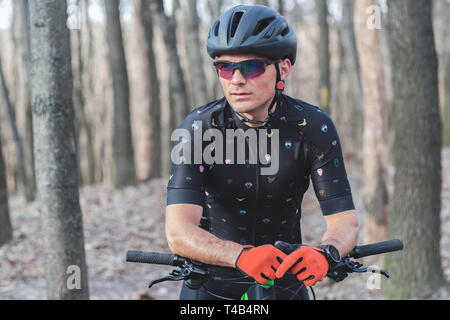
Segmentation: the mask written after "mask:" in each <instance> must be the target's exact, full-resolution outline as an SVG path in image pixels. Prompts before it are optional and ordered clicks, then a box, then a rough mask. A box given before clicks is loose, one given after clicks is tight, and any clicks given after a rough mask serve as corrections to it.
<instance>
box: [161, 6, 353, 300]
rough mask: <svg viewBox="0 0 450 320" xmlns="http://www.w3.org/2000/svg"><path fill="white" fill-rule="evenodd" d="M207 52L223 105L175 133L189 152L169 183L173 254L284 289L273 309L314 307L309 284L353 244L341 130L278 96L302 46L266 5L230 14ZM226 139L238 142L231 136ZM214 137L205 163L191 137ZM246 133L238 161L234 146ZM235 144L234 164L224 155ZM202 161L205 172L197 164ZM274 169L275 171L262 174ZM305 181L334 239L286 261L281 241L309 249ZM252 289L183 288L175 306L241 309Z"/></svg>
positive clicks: (205, 148) (206, 142)
mask: <svg viewBox="0 0 450 320" xmlns="http://www.w3.org/2000/svg"><path fill="white" fill-rule="evenodd" d="M207 50H208V53H209V55H210V56H211V57H212V58H213V59H215V61H214V65H215V67H216V70H217V73H218V76H219V78H220V83H221V85H222V88H223V92H224V95H225V97H224V98H222V99H220V100H217V101H214V102H212V103H209V104H207V105H205V106H202V107H200V108H198V109H196V110H194V111H193V112H191V113H190V114H189V115H188V116H187V117H186V119H185V120H184V121H183V123H182V124H181V125H180V129H184V130H186V131H187V132H189V134H190V136H191V137H192V140H191V139H186V138H183V139H180V140H179V141H178V140H177V141H176V145H178V143H184V144H186V143H188V144H189V148H188V149H183V153H180V154H177V153H175V154H176V156H177V157H178V156H179V157H180V158H181V159H182V160H181V161H174V164H173V166H172V171H171V177H170V180H169V182H168V190H167V208H166V236H167V240H168V243H169V246H170V248H171V250H172V251H173V252H174V253H176V254H179V255H181V256H184V257H189V258H191V259H194V260H198V261H201V262H204V263H207V264H211V265H215V266H218V267H217V268H216V269H217V270H216V271H218V272H219V271H220V272H223V274H227V275H229V276H230V277H233V276H234V277H237V276H242V274H243V275H246V276H249V277H251V278H253V279H254V280H255V281H257V282H258V283H260V284H265V283H266V282H267V281H268V280H275V284H276V285H277V287H280V288H285V289H286V290H281V291H279V293H278V294H277V298H278V299H289V298H290V297H291V296H292V292H297V293H300V294H299V296H300V298H301V299H308V293H307V290H306V286H312V285H314V284H315V283H317V282H318V281H320V280H322V279H323V278H324V277H325V275H326V274H327V271H328V269H329V267H330V266H332V265H333V264H334V263H336V262H337V261H339V259H340V256H344V255H346V254H347V253H349V252H350V251H351V249H353V247H354V246H355V245H356V242H357V239H358V219H357V217H356V213H355V211H354V205H353V200H352V195H351V190H350V185H349V182H348V180H347V175H346V171H345V166H344V161H343V156H342V150H341V145H340V140H339V137H338V134H337V132H336V129H335V126H334V124H333V122H332V120H331V119H330V117H329V116H327V115H326V114H325V113H324V112H322V111H321V110H320V109H319V108H317V107H315V106H312V105H310V104H307V103H306V102H303V101H301V100H298V99H294V98H291V97H288V96H286V95H284V94H282V91H283V89H284V83H285V80H286V79H287V78H288V76H289V74H290V72H291V68H292V65H293V64H294V63H295V60H296V53H297V39H296V35H295V33H294V31H293V29H292V28H291V27H290V26H289V25H288V23H287V22H286V20H285V18H283V17H282V16H280V15H279V14H278V13H277V12H276V11H274V10H272V9H270V8H268V7H265V6H259V5H255V6H244V5H240V6H236V7H233V8H231V9H229V10H228V11H226V12H225V13H224V14H222V15H221V16H220V17H219V19H218V20H217V21H215V22H214V23H213V25H212V26H211V29H210V31H209V35H208V40H207ZM210 129H213V131H211V130H210ZM214 130H215V131H214ZM229 130H232V132H240V133H239V134H236V135H235V136H231V138H230V135H228V133H226V132H227V131H229ZM207 131H209V132H211V134H210V136H209V138H210V139H205V137H203V140H202V145H201V152H200V153H199V152H198V149H195V147H194V141H195V139H196V138H194V137H195V136H196V135H202V134H206V132H207ZM213 132H214V133H213ZM217 132H221V133H223V135H222V137H223V138H221V137H220V136H218V135H217ZM242 135H244V136H245V148H244V149H243V150H245V151H244V152H243V154H240V153H239V152H240V151H239V150H240V149H239V144H238V145H237V146H235V145H234V142H235V140H237V139H239V137H241V136H242ZM212 136H214V137H215V139H212V138H211V137H212ZM235 138H236V139H235ZM255 139H256V140H255ZM212 140H214V143H211V141H212ZM229 145H231V146H232V147H231V149H232V151H236V152H237V153H238V154H237V156H235V153H236V152H231V153H229V152H228V150H227V152H226V153H225V152H222V153H221V152H219V151H220V148H222V147H223V148H224V147H225V146H227V147H228V146H229ZM263 147H264V148H263ZM214 149H215V150H214ZM186 150H187V152H186ZM261 150H263V151H262V153H261ZM202 152H203V157H202V158H203V159H202V160H201V162H198V161H197V162H195V161H194V160H193V159H194V158H195V157H197V159H198V156H199V155H201V154H202ZM214 152H217V153H216V154H215V155H216V157H215V161H214V162H212V161H207V160H206V159H205V154H208V153H209V154H210V155H212V154H214ZM241 153H242V152H241ZM230 154H231V156H230ZM261 154H262V155H263V156H262V157H259V158H260V159H259V160H257V161H256V162H255V161H254V160H255V157H256V158H257V157H258V156H257V155H261ZM217 155H219V156H217ZM255 155H256V156H255ZM239 156H242V157H245V159H244V160H245V161H243V162H239V160H238V159H237V158H238V157H239ZM261 158H262V160H261ZM172 160H174V159H172ZM274 162H278V163H277V165H276V168H275V169H277V170H276V171H274V172H270V174H263V170H265V169H269V168H270V166H271V165H272V164H273V163H274ZM265 172H269V171H265ZM310 180H311V181H312V184H313V187H314V190H315V194H316V196H317V198H318V200H319V203H320V207H321V210H322V212H323V215H324V218H325V221H326V224H327V229H326V232H325V234H324V235H323V238H322V241H321V245H319V246H317V247H312V246H308V245H306V244H304V245H302V246H298V249H297V250H295V251H293V252H292V253H290V254H288V255H287V254H285V253H284V252H282V251H281V250H280V249H278V248H276V247H275V246H274V243H275V242H276V241H277V240H281V241H284V242H288V243H295V244H301V243H302V240H301V231H300V216H301V202H302V199H303V194H304V193H305V192H306V191H307V189H308V186H309V183H310ZM248 286H249V285H248V284H239V283H233V282H218V281H208V282H207V283H205V284H204V285H203V286H202V287H201V288H200V289H199V290H193V289H190V288H188V287H187V286H186V284H183V288H182V292H181V296H180V299H202V300H203V299H220V298H228V299H239V298H240V297H241V295H242V294H243V293H244V292H245V291H246V289H247V288H248Z"/></svg>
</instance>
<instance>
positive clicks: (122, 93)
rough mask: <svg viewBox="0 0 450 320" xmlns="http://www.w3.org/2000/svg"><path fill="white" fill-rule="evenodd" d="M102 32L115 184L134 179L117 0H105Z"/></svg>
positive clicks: (126, 76) (125, 184)
mask: <svg viewBox="0 0 450 320" xmlns="http://www.w3.org/2000/svg"><path fill="white" fill-rule="evenodd" d="M105 8H106V36H107V40H108V46H109V52H108V57H109V65H110V69H111V74H112V82H113V92H114V127H113V153H114V184H115V186H116V187H124V186H127V185H132V184H134V183H135V182H136V169H135V163H134V151H133V141H132V134H131V117H130V87H129V82H128V73H127V64H126V58H125V50H124V47H123V37H122V27H121V22H120V11H119V0H105Z"/></svg>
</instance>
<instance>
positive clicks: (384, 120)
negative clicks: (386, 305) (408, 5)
mask: <svg viewBox="0 0 450 320" xmlns="http://www.w3.org/2000/svg"><path fill="white" fill-rule="evenodd" d="M355 5H356V6H355V12H356V14H355V17H356V28H355V30H356V40H357V45H358V52H359V58H360V61H361V78H362V83H363V91H364V136H363V141H364V142H363V148H364V149H363V150H364V151H363V154H364V157H363V167H364V204H365V209H366V211H365V217H364V242H365V243H373V242H379V241H384V240H385V238H386V227H387V213H388V206H387V202H388V194H387V188H386V177H387V172H386V168H387V164H388V144H389V141H388V140H389V139H388V138H389V108H388V104H387V101H386V88H385V85H384V79H385V77H384V70H383V65H384V61H383V56H382V53H381V48H380V46H381V32H382V31H381V30H378V29H369V28H368V27H367V20H368V18H369V17H368V15H367V12H366V10H367V8H369V7H370V6H375V5H378V0H358V1H356V2H355Z"/></svg>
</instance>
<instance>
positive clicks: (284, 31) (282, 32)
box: [281, 27, 289, 37]
mask: <svg viewBox="0 0 450 320" xmlns="http://www.w3.org/2000/svg"><path fill="white" fill-rule="evenodd" d="M288 33H289V27H286V28H284V29H283V31H281V35H282V36H283V37H284V36H285V35H287V34H288Z"/></svg>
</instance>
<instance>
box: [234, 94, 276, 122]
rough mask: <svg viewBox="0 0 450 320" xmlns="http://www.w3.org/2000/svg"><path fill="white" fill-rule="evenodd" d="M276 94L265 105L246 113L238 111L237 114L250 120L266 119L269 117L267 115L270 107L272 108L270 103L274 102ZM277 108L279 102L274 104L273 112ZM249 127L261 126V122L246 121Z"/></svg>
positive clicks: (240, 117)
mask: <svg viewBox="0 0 450 320" xmlns="http://www.w3.org/2000/svg"><path fill="white" fill-rule="evenodd" d="M274 97H275V95H274V96H273V97H272V98H271V99H270V100H269V101H267V102H266V103H265V104H264V107H261V108H257V109H255V110H253V111H251V112H246V113H236V114H237V116H238V117H239V119H241V120H242V116H244V117H245V118H247V119H250V120H255V121H265V120H266V119H267V116H268V114H269V108H270V104H271V103H272V101H273V99H274ZM276 108H277V102H275V104H274V105H273V107H272V109H271V111H272V113H274V112H275V110H276ZM245 124H246V125H247V126H248V127H251V128H257V127H260V125H259V124H256V123H251V122H246V123H245Z"/></svg>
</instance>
